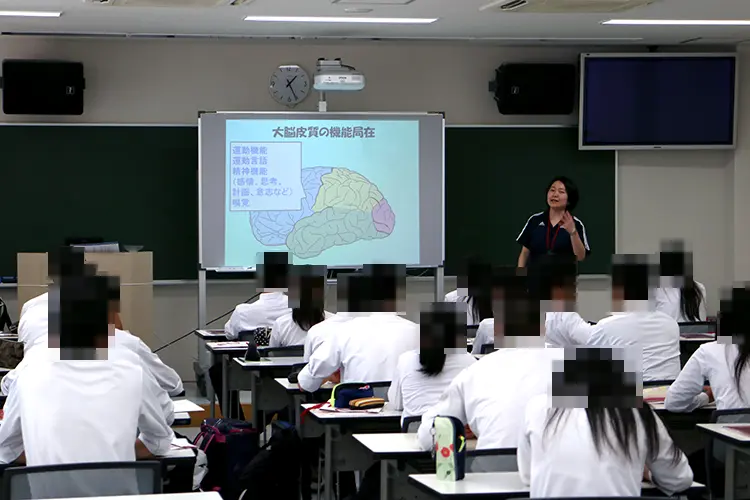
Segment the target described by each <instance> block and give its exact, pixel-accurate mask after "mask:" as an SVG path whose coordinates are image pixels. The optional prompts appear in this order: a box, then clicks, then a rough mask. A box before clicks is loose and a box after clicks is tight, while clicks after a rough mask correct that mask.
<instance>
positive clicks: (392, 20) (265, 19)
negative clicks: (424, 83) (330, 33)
mask: <svg viewBox="0 0 750 500" xmlns="http://www.w3.org/2000/svg"><path fill="white" fill-rule="evenodd" d="M437 20H438V18H422V17H319V16H247V17H246V18H245V21H254V22H260V23H353V24H432V23H434V22H435V21H437Z"/></svg>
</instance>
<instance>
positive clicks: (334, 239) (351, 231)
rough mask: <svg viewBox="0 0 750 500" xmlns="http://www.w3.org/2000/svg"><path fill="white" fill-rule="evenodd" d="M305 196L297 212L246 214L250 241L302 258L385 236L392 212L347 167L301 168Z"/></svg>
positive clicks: (373, 189)
mask: <svg viewBox="0 0 750 500" xmlns="http://www.w3.org/2000/svg"><path fill="white" fill-rule="evenodd" d="M302 188H303V190H304V193H305V197H304V198H303V199H302V209H300V210H268V211H263V212H251V213H250V225H251V227H252V230H253V234H254V235H255V238H257V240H258V241H259V242H261V243H263V244H264V245H268V246H276V245H279V246H280V245H286V247H287V248H288V249H289V252H291V253H292V254H294V255H296V256H297V257H300V258H303V259H306V258H310V257H315V256H317V255H320V254H321V253H322V252H323V251H325V250H327V249H328V248H331V247H333V246H337V245H338V246H340V245H348V244H350V243H353V242H355V241H358V240H374V239H380V238H386V237H388V235H390V234H391V233H392V232H393V228H394V226H395V224H396V214H394V213H393V210H392V209H391V206H390V205H389V204H388V200H386V199H385V198H384V197H383V194H382V193H381V192H380V191H379V190H378V188H377V186H375V185H374V184H372V183H371V182H370V181H368V180H367V179H366V178H365V177H364V176H362V175H360V174H358V173H357V172H353V171H351V170H349V169H346V168H339V167H334V168H331V167H313V168H305V169H302Z"/></svg>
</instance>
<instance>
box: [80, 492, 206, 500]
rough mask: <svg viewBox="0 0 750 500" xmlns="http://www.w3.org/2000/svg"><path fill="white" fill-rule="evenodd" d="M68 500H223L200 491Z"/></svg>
mask: <svg viewBox="0 0 750 500" xmlns="http://www.w3.org/2000/svg"><path fill="white" fill-rule="evenodd" d="M68 500H221V495H219V493H218V492H216V491H198V492H194V493H158V494H156V495H130V496H125V497H87V498H69V499H68Z"/></svg>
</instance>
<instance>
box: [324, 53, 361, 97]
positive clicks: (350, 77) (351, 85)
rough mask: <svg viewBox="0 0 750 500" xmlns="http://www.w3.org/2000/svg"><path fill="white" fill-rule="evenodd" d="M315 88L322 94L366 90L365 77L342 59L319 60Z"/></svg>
mask: <svg viewBox="0 0 750 500" xmlns="http://www.w3.org/2000/svg"><path fill="white" fill-rule="evenodd" d="M313 88H314V89H315V90H318V91H320V92H341V91H344V92H346V91H349V92H354V91H357V90H362V89H364V88H365V75H363V74H362V73H360V72H359V71H357V70H356V69H354V68H353V67H351V66H348V65H346V64H341V59H322V58H321V59H318V65H317V68H316V70H315V82H314V83H313Z"/></svg>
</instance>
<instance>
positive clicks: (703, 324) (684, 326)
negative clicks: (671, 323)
mask: <svg viewBox="0 0 750 500" xmlns="http://www.w3.org/2000/svg"><path fill="white" fill-rule="evenodd" d="M678 324H679V325H680V333H713V334H716V321H686V322H683V323H678Z"/></svg>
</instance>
